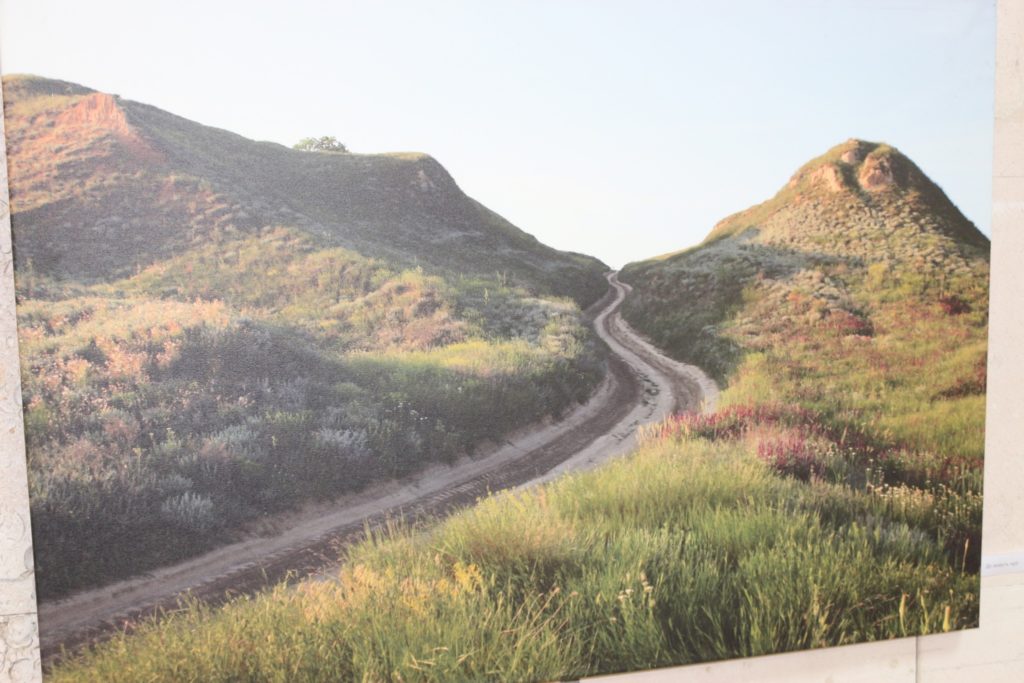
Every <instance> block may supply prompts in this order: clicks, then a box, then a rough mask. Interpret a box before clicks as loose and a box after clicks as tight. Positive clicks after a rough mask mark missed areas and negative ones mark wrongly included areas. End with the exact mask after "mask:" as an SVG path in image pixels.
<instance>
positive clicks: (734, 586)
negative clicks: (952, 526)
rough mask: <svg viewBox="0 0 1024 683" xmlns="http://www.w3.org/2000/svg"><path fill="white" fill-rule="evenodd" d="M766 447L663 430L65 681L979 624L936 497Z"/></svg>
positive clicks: (556, 673)
mask: <svg viewBox="0 0 1024 683" xmlns="http://www.w3.org/2000/svg"><path fill="white" fill-rule="evenodd" d="M752 448H753V447H752V446H751V443H750V441H749V440H746V439H744V438H716V439H714V440H709V439H707V438H694V437H692V436H691V437H687V438H677V435H673V434H668V435H665V436H663V437H662V438H657V439H653V440H651V441H650V442H649V443H648V444H647V445H646V446H644V447H643V448H641V449H640V450H639V451H637V452H636V453H635V454H634V455H633V456H631V457H629V458H627V459H625V460H622V461H619V462H615V463H613V464H611V465H609V466H607V467H605V468H602V469H600V470H598V471H594V472H590V473H586V474H581V475H575V476H570V477H566V478H563V479H560V480H558V481H556V482H553V483H551V484H549V485H546V486H544V487H541V488H537V489H534V490H531V491H529V492H526V493H521V494H518V495H501V496H496V497H492V498H489V499H486V500H484V501H482V502H481V503H480V504H479V505H477V506H476V507H474V508H472V509H469V510H467V511H465V512H463V513H460V514H458V515H456V516H455V517H453V518H451V519H449V520H448V521H446V522H444V523H442V524H440V525H438V526H436V527H433V528H432V529H430V530H429V531H426V532H424V531H421V530H416V529H391V530H389V531H388V532H386V533H383V534H381V535H379V536H377V537H375V538H373V539H371V540H369V541H367V542H365V543H363V544H362V545H360V546H359V547H357V548H355V549H354V550H353V551H352V552H351V554H350V557H349V558H348V561H347V563H346V564H345V566H344V568H343V569H342V571H341V574H340V576H339V578H338V580H336V581H322V582H316V583H307V584H304V585H302V586H300V587H298V588H296V589H288V588H284V587H279V588H277V589H275V590H274V591H272V592H270V593H268V594H264V595H261V596H259V597H256V598H252V599H239V600H237V601H235V602H233V603H231V604H229V605H228V606H227V607H225V608H223V609H219V610H211V609H209V608H206V607H203V606H201V605H192V606H190V607H189V608H188V609H185V610H183V611H181V612H179V613H177V614H174V615H171V616H169V617H167V618H166V619H165V620H164V621H163V622H162V623H160V624H157V625H146V626H143V627H142V628H141V629H140V630H139V632H137V633H136V634H135V635H133V636H128V637H119V638H117V639H115V640H113V641H112V642H109V643H107V644H105V645H102V646H100V647H98V648H97V649H96V650H95V651H93V652H91V653H89V654H87V655H85V656H83V657H81V658H78V659H76V660H72V661H70V662H68V663H66V664H64V665H63V666H59V667H57V668H56V670H55V671H54V672H53V673H52V676H51V680H52V681H56V682H59V681H72V680H73V681H104V682H107V681H228V680H230V681H238V680H246V681H339V680H396V681H399V680H400V681H412V680H426V681H432V680H517V681H531V680H551V679H558V678H569V677H577V676H584V675H590V674H596V673H607V672H615V671H624V670H628V669H637V668H647V667H657V666H666V665H672V664H682V663H687V662H697V661H707V660H714V659H721V658H727V657H733V656H740V655H758V654H767V653H771V652H779V651H786V650H796V649H803V648H809V647H822V646H827V645H839V644H844V643H853V642H860V641H864V640H876V639H882V638H891V637H900V636H909V635H914V634H919V633H931V632H936V631H943V630H949V629H956V628H964V627H969V626H972V625H975V624H976V623H977V604H978V602H977V599H978V598H977V596H978V583H977V576H976V575H972V574H970V573H967V572H965V571H963V570H962V567H958V566H954V563H951V562H949V561H948V559H947V556H946V554H945V553H944V547H943V544H942V542H941V539H940V537H939V536H938V535H937V527H936V526H935V524H934V523H933V521H931V520H930V518H929V517H928V516H927V515H925V514H910V513H908V514H902V515H897V514H893V510H894V509H895V508H894V507H893V505H892V501H891V500H888V499H886V498H885V497H884V496H879V495H877V493H876V492H875V491H874V490H873V489H871V488H870V487H867V486H865V485H861V486H851V485H848V484H845V483H837V482H831V481H828V479H827V478H824V477H817V476H815V477H810V478H808V480H807V481H802V480H800V479H799V478H797V477H783V476H779V475H778V473H777V472H775V471H773V466H772V465H771V464H769V463H767V462H765V461H763V460H761V459H759V458H757V457H756V453H755V452H754V451H753V450H752ZM919 504H920V505H922V506H923V505H925V503H920V502H919Z"/></svg>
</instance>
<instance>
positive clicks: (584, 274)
mask: <svg viewBox="0 0 1024 683" xmlns="http://www.w3.org/2000/svg"><path fill="white" fill-rule="evenodd" d="M4 97H5V103H4V108H5V115H6V117H7V131H8V132H7V134H8V148H9V154H10V157H11V162H10V163H11V173H10V175H11V203H12V208H13V210H14V211H15V212H16V213H17V214H18V220H17V226H16V230H15V242H16V250H17V257H18V262H19V265H23V264H25V263H27V262H28V261H31V263H32V266H33V267H34V268H35V269H36V270H37V271H39V272H43V273H49V274H54V275H60V276H62V277H67V276H75V277H81V278H88V279H109V278H111V277H112V276H123V275H126V274H130V273H132V272H134V271H135V270H136V269H137V268H139V267H144V266H146V265H149V264H151V263H153V262H155V261H158V260H160V259H163V258H166V257H167V256H170V255H174V254H177V253H181V252H182V251H185V250H188V249H190V248H192V247H193V246H194V245H196V244H201V243H203V242H205V241H208V240H211V239H219V238H222V237H224V236H234V235H246V234H254V233H256V232H258V231H259V230H260V229H261V228H265V227H267V226H278V225H280V226H287V227H292V228H296V229H298V230H301V231H302V232H303V233H305V234H307V235H309V236H310V237H311V238H313V239H315V240H316V241H317V242H318V243H319V244H322V245H323V246H341V247H345V248H347V249H351V250H354V251H358V252H359V253H361V254H363V255H364V256H370V257H378V258H384V259H387V260H388V261H391V262H395V263H398V264H402V265H404V266H416V265H421V266H423V267H424V268H425V269H427V270H430V271H439V270H449V271H455V272H460V273H469V274H482V275H493V274H495V273H496V272H497V273H503V274H504V276H505V277H507V278H509V280H510V284H514V285H520V286H524V287H527V288H529V289H532V290H534V291H536V292H537V293H542V294H556V295H560V296H571V297H573V298H575V299H576V300H577V301H578V302H579V303H580V304H582V305H583V306H586V305H588V304H590V303H591V302H592V301H594V300H596V299H597V298H598V297H600V296H601V295H602V294H603V293H604V290H605V283H604V280H603V278H602V277H601V273H602V272H603V271H604V270H605V268H604V266H603V264H601V263H600V262H598V261H597V260H596V259H593V258H590V257H585V256H581V255H578V254H570V253H565V252H559V251H556V250H554V249H552V248H550V247H547V246H545V245H543V244H541V243H540V242H538V241H537V239H536V238H534V237H533V236H531V235H528V234H526V233H524V232H523V231H521V230H519V229H518V228H516V227H515V226H513V225H512V224H510V223H509V222H508V221H506V220H504V219H503V218H501V217H500V216H498V215H497V214H495V213H493V212H492V211H489V210H488V209H487V208H486V207H484V206H482V205H481V204H479V203H478V202H476V201H474V200H472V199H470V198H469V197H467V196H466V195H465V194H463V193H462V191H461V190H459V188H458V186H457V185H456V184H455V181H454V180H452V178H451V176H450V175H448V173H447V171H445V169H444V168H443V167H442V166H441V165H440V164H439V163H437V162H436V161H435V160H434V159H432V158H431V157H429V156H427V155H425V154H418V153H400V154H372V155H369V154H327V153H311V152H299V151H296V150H292V149H289V148H287V147H283V146H281V145H278V144H274V143H269V142H254V141H252V140H248V139H246V138H243V137H241V136H239V135H235V134H233V133H229V132H227V131H223V130H219V129H216V128H210V127H207V126H203V125H200V124H197V123H194V122H192V121H188V120H186V119H183V118H181V117H179V116H175V115H173V114H170V113H168V112H165V111H161V110H160V109H157V108H155V107H151V106H148V105H145V104H140V103H138V102H132V101H130V100H126V99H122V98H120V97H118V96H117V95H108V94H105V93H98V92H95V91H92V90H89V89H88V88H83V87H81V86H78V85H74V84H70V83H65V82H62V81H55V80H50V79H43V78H37V77H32V76H13V77H5V79H4Z"/></svg>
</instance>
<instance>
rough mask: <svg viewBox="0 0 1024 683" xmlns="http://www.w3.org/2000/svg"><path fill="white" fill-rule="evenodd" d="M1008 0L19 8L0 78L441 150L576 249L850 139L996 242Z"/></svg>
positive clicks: (52, 0) (644, 231)
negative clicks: (911, 165)
mask: <svg viewBox="0 0 1024 683" xmlns="http://www.w3.org/2000/svg"><path fill="white" fill-rule="evenodd" d="M994 5H995V2H994V0H836V1H829V0H771V1H770V0H726V1H724V2H713V1H712V0H702V1H696V0H694V1H683V0H675V1H665V2H658V1H654V0H631V1H629V2H626V1H625V0H620V1H617V2H605V1H601V0H575V1H572V0H547V1H545V2H542V1H539V0H537V1H528V0H519V1H516V2H513V1H511V0H508V1H500V0H489V1H488V2H479V1H476V2H474V1H470V0H465V1H463V2H453V1H448V0H432V1H431V2H412V1H409V2H386V1H380V0H378V1H374V2H371V1H370V0H364V1H362V2H312V1H306V0H292V1H291V2H288V3H285V2H280V1H278V2H259V1H255V2H253V1H250V2H233V1H222V2H213V1H212V0H204V1H198V2H197V1H193V0H176V1H174V2H163V1H161V0H158V1H155V2H138V1H137V0H89V1H88V2H82V1H81V0H63V1H58V0H0V71H2V72H3V73H33V74H37V75H41V76H48V77H52V78H59V79H62V80H68V81H73V82H76V83H80V84H82V85H86V86H89V87H91V88H95V89H97V90H101V91H105V92H111V93H116V94H119V95H121V96H123V97H126V98H128V99H132V100H137V101H141V102H146V103H148V104H152V105H155V106H158V107H160V108H162V109H166V110H168V111H171V112H173V113H175V114H178V115H181V116H184V117H186V118H189V119H192V120H195V121H198V122H200V123H204V124H207V125H212V126H216V127H218V128H224V129H227V130H231V131H233V132H236V133H239V134H241V135H244V136H246V137H249V138H253V139H257V140H271V141H274V142H279V143H282V144H287V145H291V144H293V143H294V142H296V141H298V140H299V139H301V138H303V137H308V136H321V135H333V136H335V137H337V138H338V139H339V140H340V141H342V142H343V143H345V144H346V145H347V146H348V147H349V149H350V150H352V151H354V152H365V153H372V152H385V151H422V152H427V153H429V154H431V155H432V156H434V157H435V158H436V159H437V160H438V161H440V162H441V163H442V164H443V165H444V166H445V167H446V168H447V169H448V171H449V172H450V173H451V174H452V176H453V177H454V178H455V180H456V182H457V183H458V184H459V186H460V187H461V188H462V189H463V190H464V191H465V192H466V193H467V194H469V195H470V196H472V197H474V198H476V199H478V200H480V201H481V202H482V203H484V204H485V205H487V206H488V207H489V208H491V209H493V210H495V211H497V212H498V213H500V214H502V215H503V216H505V217H506V218H507V219H509V220H510V221H512V222H513V223H514V224H516V225H517V226H519V227H520V228H522V229H524V230H526V231H527V232H529V233H532V234H534V235H536V236H537V237H538V238H539V239H540V240H541V241H543V242H546V243H548V244H550V245H552V246H555V247H558V248H560V249H569V250H573V251H580V252H584V253H588V254H592V255H595V256H597V257H599V258H601V259H602V260H603V261H605V262H606V263H608V264H609V265H612V266H614V267H618V266H621V265H623V264H624V263H626V262H629V261H634V260H639V259H643V258H648V257H651V256H655V255H658V254H662V253H666V252H670V251H676V250H678V249H681V248H684V247H687V246H690V245H693V244H696V243H698V242H700V241H701V240H702V239H703V238H704V236H705V235H706V234H707V233H708V232H709V231H710V230H711V228H712V227H713V226H714V224H715V223H716V222H718V221H719V220H720V219H722V218H724V217H725V216H727V215H729V214H731V213H734V212H736V211H739V210H742V209H744V208H746V207H748V206H751V205H752V204H756V203H758V202H761V201H764V200H765V199H768V198H769V197H771V196H772V195H773V194H774V193H775V192H776V191H777V190H778V189H779V188H780V187H782V185H784V184H785V182H786V181H787V180H788V179H789V177H790V175H791V174H792V173H793V172H794V171H795V170H796V169H797V168H799V167H800V166H801V165H802V164H803V163H804V162H806V161H808V160H809V159H811V158H813V157H816V156H818V155H820V154H821V153H823V152H824V151H825V150H827V149H829V148H830V147H832V146H834V145H836V144H839V143H841V142H843V141H844V140H846V139H848V138H851V137H857V138H862V139H867V140H873V141H885V142H888V143H890V144H892V145H894V146H895V147H897V148H899V149H900V150H901V151H902V152H904V153H905V154H907V155H908V156H909V157H910V158H911V159H913V160H914V161H915V162H916V163H917V164H918V165H919V166H920V167H921V168H922V169H923V170H924V171H925V173H927V174H928V175H929V176H930V177H931V178H932V180H934V181H935V182H937V183H938V184H939V185H940V186H941V187H942V188H943V189H944V190H945V191H946V193H947V194H948V195H949V196H950V198H951V199H952V200H953V202H954V203H956V204H957V206H959V207H960V209H961V210H962V211H963V212H964V213H965V214H966V215H967V217H968V218H970V219H971V220H972V221H974V223H975V224H976V225H977V226H978V227H979V228H980V229H981V230H982V231H984V232H985V233H986V234H990V226H991V216H992V211H991V188H992V182H991V173H992V119H993V88H994V86H993V81H994V51H995V42H994V41H995V6H994Z"/></svg>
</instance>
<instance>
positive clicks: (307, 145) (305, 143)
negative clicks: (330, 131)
mask: <svg viewBox="0 0 1024 683" xmlns="http://www.w3.org/2000/svg"><path fill="white" fill-rule="evenodd" d="M292 149H297V150H299V151H300V152H334V153H336V154H345V153H346V152H348V147H346V146H345V145H343V144H341V143H340V142H338V139H337V138H336V137H334V136H333V135H324V136H323V137H319V138H302V139H301V140H299V141H298V142H296V143H295V144H294V145H292Z"/></svg>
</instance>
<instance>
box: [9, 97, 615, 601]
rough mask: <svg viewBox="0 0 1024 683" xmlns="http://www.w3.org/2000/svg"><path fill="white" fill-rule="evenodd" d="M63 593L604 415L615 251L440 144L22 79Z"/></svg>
mask: <svg viewBox="0 0 1024 683" xmlns="http://www.w3.org/2000/svg"><path fill="white" fill-rule="evenodd" d="M4 91H5V92H4V94H5V103H4V111H5V117H6V125H7V133H8V140H9V148H8V152H9V159H10V183H11V206H12V212H13V213H12V218H13V232H14V241H15V250H16V263H17V265H16V281H17V292H18V297H19V326H20V337H21V353H22V367H23V370H24V383H23V384H24V399H25V417H26V432H27V437H28V443H29V449H28V453H29V469H30V486H31V494H32V514H33V526H34V530H35V534H36V543H35V549H36V558H37V560H36V561H37V578H38V587H39V594H40V596H41V597H43V598H48V597H53V596H56V595H60V594H62V593H65V592H67V591H69V590H72V589H76V588H80V587H84V586H90V585H95V584H97V583H102V582H107V581H111V580H113V579H116V578H118V577H122V576H126V575H129V574H133V573H137V572H140V571H145V570H148V569H151V568H153V567H155V566H158V565H161V564H164V563H167V562H172V561H174V560H177V559H181V558H182V557H185V556H188V555H190V554H194V553H197V552H199V551H201V550H203V549H206V548H209V547H211V546H212V545H214V544H216V543H221V542H224V541H226V540H228V539H231V538H234V537H237V535H238V534H239V533H240V531H242V530H244V529H245V528H246V525H248V524H251V523H252V522H253V521H254V520H258V519H260V518H263V517H264V516H265V515H268V514H270V513H273V512H276V511H280V510H283V509H285V508H288V507H293V506H295V505H298V504H300V503H302V502H303V501H307V500H311V499H323V498H331V497H334V496H337V495H339V494H342V493H344V492H347V491H352V490H355V489H359V488H360V487H363V486H365V485H367V484H368V483H370V482H372V481H375V480H379V479H383V478H388V477H394V476H400V475H404V474H407V473H410V472H412V471H415V470H416V469H418V468H420V467H422V466H423V465H424V464H425V463H428V462H432V461H438V460H447V461H450V460H453V459H455V458H458V457H460V456H462V455H465V454H469V453H472V452H473V451H474V450H475V449H477V448H478V447H479V446H480V445H482V444H484V443H485V442H487V441H494V440H497V439H498V438H499V437H501V436H503V435H504V434H506V433H507V432H509V431H510V430H512V429H515V428H517V427H521V426H524V425H526V424H528V423H530V422H532V421H535V420H538V419H540V418H544V417H546V416H552V415H559V414H561V413H562V412H564V411H566V410H567V409H569V408H571V406H573V405H574V404H575V403H577V402H579V401H582V400H584V399H585V398H586V397H587V396H588V395H589V392H590V391H591V389H592V388H593V387H594V386H595V384H596V382H597V381H598V379H599V377H600V374H601V365H600V360H599V358H598V356H597V349H596V347H595V345H594V344H593V341H592V340H591V338H590V336H589V334H588V332H587V330H586V328H585V327H584V325H583V319H582V315H581V311H580V306H581V305H587V304H589V303H590V302H592V301H593V300H594V299H596V298H598V297H599V296H600V295H601V293H603V291H604V290H605V288H606V284H605V283H604V280H603V278H602V276H601V272H602V271H603V270H604V267H603V266H602V265H601V264H600V263H599V262H598V261H596V260H594V259H590V258H587V257H582V256H579V255H575V254H566V253H562V252H557V251H555V250H553V249H550V248H548V247H546V246H544V245H542V244H540V243H539V242H537V241H536V240H535V239H534V238H532V237H531V236H529V235H527V234H525V233H523V232H521V231H519V230H518V229H516V228H515V227H513V226H511V225H510V224H508V223H507V222H505V221H504V220H503V219H501V218H500V217H498V216H496V215H495V214H493V213H491V212H489V211H487V210H486V209H484V208H483V207H481V206H480V205H479V204H477V203H475V202H474V201H473V200H471V199H469V198H468V197H466V196H465V195H463V194H462V193H461V191H459V190H458V188H457V187H456V186H455V184H454V182H453V181H452V180H451V178H450V177H449V176H448V175H447V173H446V172H445V171H444V169H443V168H441V166H440V165H439V164H437V162H435V161H433V160H432V159H429V158H428V157H425V156H423V155H374V156H368V155H355V154H318V153H308V152H299V151H295V150H290V149H287V148H284V147H282V146H280V145H273V144H269V143H256V142H252V141H249V140H245V139H244V138H241V137H239V136H236V135H233V134H230V133H227V132H225V131H220V130H215V129H211V128H206V127H203V126H200V125H198V124H195V123H192V122H189V121H186V120H184V119H181V118H178V117H175V116H172V115H170V114H167V113H165V112H161V111H160V110H157V109H155V108H153V107H148V106H146V105H141V104H138V103H134V102H130V101H127V100H122V99H121V98H118V97H116V96H112V95H106V94H102V93H96V92H93V91H91V90H88V89H86V88H82V87H80V86H75V85H72V84H68V83H63V82H59V81H49V80H45V79H38V78H31V77H29V78H25V77H17V78H5V80H4Z"/></svg>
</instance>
